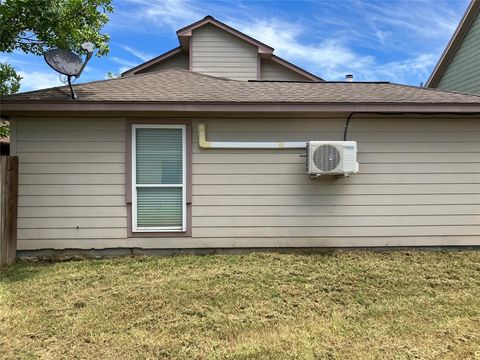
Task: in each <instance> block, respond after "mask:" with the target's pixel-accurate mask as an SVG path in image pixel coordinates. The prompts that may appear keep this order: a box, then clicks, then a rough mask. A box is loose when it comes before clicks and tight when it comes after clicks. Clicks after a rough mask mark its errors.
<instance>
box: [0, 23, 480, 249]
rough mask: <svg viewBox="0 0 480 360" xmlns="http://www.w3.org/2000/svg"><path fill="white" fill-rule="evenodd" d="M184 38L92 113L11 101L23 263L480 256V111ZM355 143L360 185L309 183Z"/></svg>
mask: <svg viewBox="0 0 480 360" xmlns="http://www.w3.org/2000/svg"><path fill="white" fill-rule="evenodd" d="M177 35H178V37H179V42H180V46H179V48H177V49H174V50H172V51H170V52H168V53H166V54H163V55H161V56H159V57H157V58H155V59H153V60H151V61H148V62H146V63H145V64H142V65H140V66H138V67H136V68H133V69H131V70H129V71H127V72H126V73H124V76H123V77H121V78H118V79H112V80H104V81H96V82H91V83H84V84H78V85H75V89H76V92H77V94H78V99H77V100H72V99H71V98H70V93H69V90H68V88H67V87H59V88H51V89H44V90H38V91H32V92H26V93H20V94H16V95H12V96H8V97H4V98H2V100H1V102H2V103H1V114H2V116H5V117H8V118H9V120H10V121H11V125H12V128H11V152H12V154H14V155H17V156H18V158H19V168H20V170H19V209H18V212H19V218H18V248H19V250H38V249H111V248H143V249H182V248H245V247H247V248H260V247H352V246H353V247H383V246H472V245H480V158H479V155H478V154H479V153H480V141H479V140H480V97H478V96H474V95H467V94H459V93H452V92H446V91H441V90H434V89H425V88H419V87H413V86H405V85H398V84H392V83H388V82H349V81H345V82H342V81H340V82H335V81H334V82H331V81H324V80H323V79H321V78H319V77H317V76H316V75H313V74H310V73H308V72H307V71H305V70H302V69H300V68H298V67H297V66H295V65H292V64H290V63H288V62H286V61H285V60H282V59H280V58H278V57H276V56H275V55H274V54H273V49H272V48H271V47H269V46H268V45H265V44H262V43H261V42H258V41H257V40H255V39H252V38H250V37H248V36H246V35H244V34H242V33H240V32H238V31H237V30H234V29H232V28H230V27H228V26H226V25H225V24H223V23H221V22H218V21H217V20H215V19H213V18H212V17H207V18H205V19H203V20H201V21H199V22H197V23H194V24H192V25H190V26H188V27H186V28H184V29H181V30H179V32H178V33H177ZM344 139H345V140H354V141H356V142H357V144H358V161H359V163H360V171H359V172H358V173H356V174H352V175H351V176H349V177H335V176H321V177H318V178H311V177H309V176H308V175H307V174H306V173H305V148H304V146H305V144H306V142H307V141H310V140H319V141H321V140H324V141H338V140H344ZM292 144H293V145H292ZM298 144H300V145H298Z"/></svg>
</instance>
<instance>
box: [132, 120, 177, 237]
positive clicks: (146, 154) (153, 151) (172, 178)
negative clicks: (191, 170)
mask: <svg viewBox="0 0 480 360" xmlns="http://www.w3.org/2000/svg"><path fill="white" fill-rule="evenodd" d="M134 129H135V131H134V143H133V146H134V147H135V149H134V151H135V159H134V164H133V165H134V170H135V173H134V182H135V184H134V189H133V190H134V192H135V204H134V210H135V215H136V216H135V220H136V221H134V230H136V231H168V230H182V229H183V228H184V224H183V222H184V220H183V219H184V211H185V209H184V203H185V201H184V186H185V184H184V171H185V170H184V164H183V161H184V154H183V151H184V128H183V127H171V126H170V127H167V126H165V127H163V126H160V125H157V126H151V127H147V126H145V127H135V128H134Z"/></svg>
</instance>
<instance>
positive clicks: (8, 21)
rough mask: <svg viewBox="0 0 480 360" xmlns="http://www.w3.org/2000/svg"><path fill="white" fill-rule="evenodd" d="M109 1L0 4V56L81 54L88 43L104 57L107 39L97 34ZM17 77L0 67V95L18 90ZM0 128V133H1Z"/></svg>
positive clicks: (35, 0)
mask: <svg viewBox="0 0 480 360" xmlns="http://www.w3.org/2000/svg"><path fill="white" fill-rule="evenodd" d="M111 2H112V0H0V52H4V53H11V52H13V51H14V50H20V51H23V52H24V53H30V54H34V55H42V54H43V53H44V52H45V51H46V50H48V49H50V48H54V47H57V48H62V49H67V50H71V51H75V52H82V48H81V44H82V43H84V42H86V41H89V42H91V43H93V44H94V46H95V48H96V49H97V55H98V56H102V55H105V54H107V53H108V51H109V48H108V41H109V39H110V38H109V36H108V35H107V34H104V33H102V32H101V30H102V28H103V26H104V25H105V24H106V23H107V21H108V14H110V13H112V12H113V6H112V5H111ZM20 80H21V77H20V76H19V75H18V74H17V73H16V72H15V69H14V68H13V67H12V66H11V65H9V64H1V66H0V81H1V82H0V91H1V93H0V95H6V94H13V93H15V92H17V91H18V90H19V89H20ZM1 128H2V126H0V132H1V131H2V129H1Z"/></svg>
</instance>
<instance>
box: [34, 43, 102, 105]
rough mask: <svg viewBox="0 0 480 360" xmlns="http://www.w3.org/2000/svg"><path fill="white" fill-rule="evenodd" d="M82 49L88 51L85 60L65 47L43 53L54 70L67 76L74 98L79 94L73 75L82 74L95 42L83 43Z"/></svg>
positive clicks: (76, 77) (76, 76)
mask: <svg viewBox="0 0 480 360" xmlns="http://www.w3.org/2000/svg"><path fill="white" fill-rule="evenodd" d="M82 49H84V50H86V51H87V57H86V58H85V61H82V59H81V58H80V56H78V55H77V54H75V53H73V52H71V51H68V50H64V49H52V50H48V51H47V52H46V53H45V54H43V57H44V58H45V61H46V62H47V64H48V65H49V66H50V67H51V68H52V69H53V70H55V71H57V72H59V73H60V74H62V75H65V76H66V77H67V82H68V87H69V88H70V94H71V96H72V99H74V100H75V99H77V98H78V96H77V94H76V93H75V90H74V89H73V86H72V77H75V79H78V78H79V77H80V75H81V74H82V72H83V69H85V66H87V63H88V62H89V61H90V59H91V57H92V55H93V44H92V43H90V42H86V43H83V44H82Z"/></svg>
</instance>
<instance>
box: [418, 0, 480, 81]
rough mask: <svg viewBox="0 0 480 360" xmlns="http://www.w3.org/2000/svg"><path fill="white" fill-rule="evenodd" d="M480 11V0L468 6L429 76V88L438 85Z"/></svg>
mask: <svg viewBox="0 0 480 360" xmlns="http://www.w3.org/2000/svg"><path fill="white" fill-rule="evenodd" d="M479 11H480V0H472V1H471V2H470V5H469V6H468V8H467V10H466V11H465V14H464V15H463V17H462V19H461V20H460V24H459V25H458V27H457V29H456V30H455V32H454V33H453V35H452V37H451V39H450V41H449V42H448V44H447V47H446V48H445V50H444V51H443V53H442V55H441V56H440V60H439V61H438V63H437V65H436V66H435V68H434V69H433V72H432V74H431V75H430V77H429V78H428V80H427V82H426V84H425V86H426V87H429V88H435V87H437V85H438V83H439V82H440V79H441V78H442V76H443V75H444V73H445V71H446V69H447V68H448V66H449V65H450V63H451V61H452V59H453V57H454V56H455V54H456V53H457V50H458V49H459V48H460V45H461V44H462V42H463V39H464V38H465V35H467V33H468V31H469V30H470V28H471V27H472V24H473V23H474V21H475V19H476V17H477V15H478V14H479Z"/></svg>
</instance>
